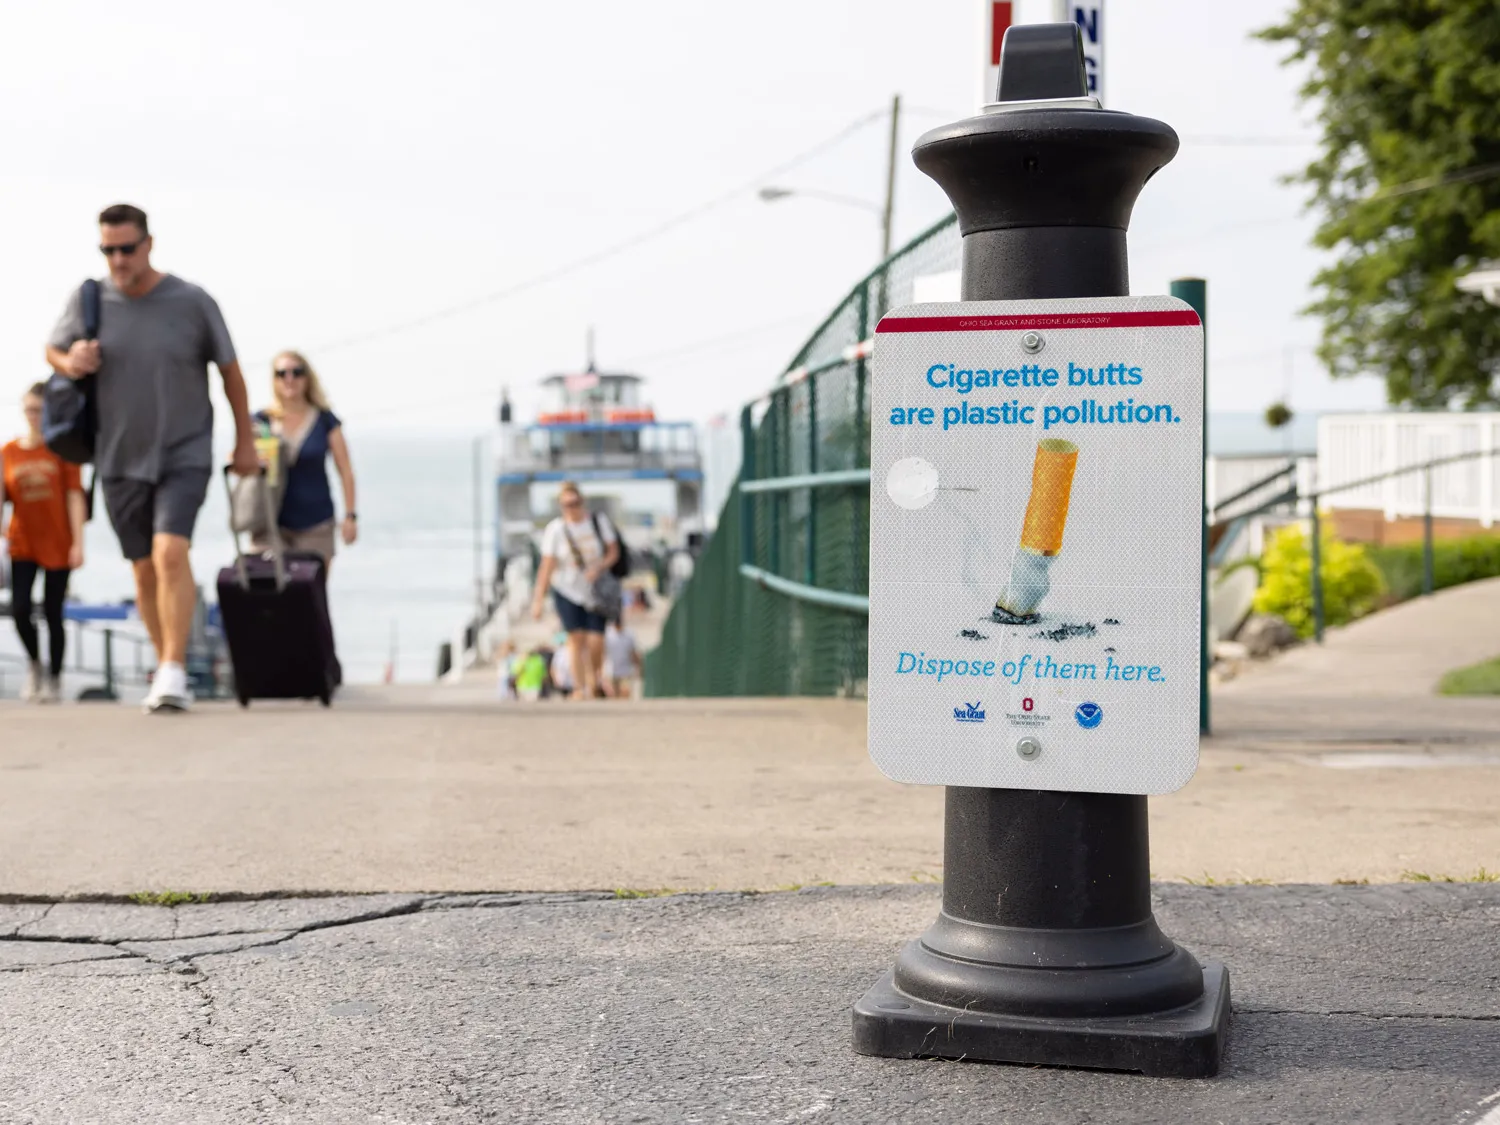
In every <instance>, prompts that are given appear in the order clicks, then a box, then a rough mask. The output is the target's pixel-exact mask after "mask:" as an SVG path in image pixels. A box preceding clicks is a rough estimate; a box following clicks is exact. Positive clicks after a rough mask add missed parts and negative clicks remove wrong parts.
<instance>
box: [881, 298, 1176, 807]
mask: <svg viewBox="0 0 1500 1125" xmlns="http://www.w3.org/2000/svg"><path fill="white" fill-rule="evenodd" d="M875 341H876V342H875V352H874V374H873V382H872V386H871V404H870V424H871V469H870V472H871V485H870V651H869V740H870V755H871V757H872V758H873V759H874V761H875V764H876V765H878V766H879V767H880V768H881V769H882V770H883V771H884V772H885V773H886V774H887V775H889V776H890V777H892V778H894V779H895V780H897V781H907V782H915V783H920V784H937V785H965V786H981V787H991V788H1015V789H1060V790H1072V791H1085V792H1098V793H1167V792H1171V791H1172V790H1174V789H1178V788H1180V787H1181V786H1183V785H1184V784H1186V783H1187V781H1188V779H1189V778H1190V777H1192V775H1193V771H1194V769H1196V768H1197V762H1198V680H1199V666H1198V659H1199V628H1200V625H1199V620H1200V619H1199V598H1200V590H1199V565H1200V550H1201V535H1202V530H1201V529H1202V480H1203V329H1202V326H1201V325H1200V323H1199V321H1198V316H1197V314H1196V313H1195V312H1193V310H1192V308H1191V307H1190V306H1188V305H1187V304H1185V303H1184V302H1182V301H1178V300H1176V299H1175V298H1172V297H1103V298H1090V299H1082V300H1065V301H969V302H958V303H951V304H929V305H908V306H906V307H905V308H901V309H897V310H895V311H894V312H892V313H890V314H888V315H887V316H886V317H885V318H884V319H883V320H882V321H881V322H880V324H879V326H878V328H877V330H876V337H875Z"/></svg>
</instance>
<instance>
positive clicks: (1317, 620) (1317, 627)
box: [1312, 496, 1323, 644]
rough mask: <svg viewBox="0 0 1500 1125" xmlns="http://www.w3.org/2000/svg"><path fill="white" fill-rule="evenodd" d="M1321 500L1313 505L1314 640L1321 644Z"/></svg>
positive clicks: (1315, 500) (1316, 497)
mask: <svg viewBox="0 0 1500 1125" xmlns="http://www.w3.org/2000/svg"><path fill="white" fill-rule="evenodd" d="M1321 499H1322V497H1321V496H1314V497H1313V504H1312V600H1313V639H1314V640H1316V641H1317V642H1318V643H1319V644H1322V643H1323V525H1322V522H1321V520H1320V519H1319V516H1318V501H1319V500H1321Z"/></svg>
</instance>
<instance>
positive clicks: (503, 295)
mask: <svg viewBox="0 0 1500 1125" xmlns="http://www.w3.org/2000/svg"><path fill="white" fill-rule="evenodd" d="M889 113H890V110H889V108H884V107H883V108H881V109H878V110H874V111H872V112H870V113H867V114H864V115H863V116H861V117H859V118H857V119H855V120H854V121H851V122H850V123H849V124H848V125H845V126H844V127H843V128H841V129H839V130H838V131H837V132H836V133H833V134H832V135H831V136H828V137H826V138H824V139H823V140H821V141H819V142H818V143H817V144H815V145H813V146H812V147H810V148H807V149H804V150H803V151H802V152H799V153H798V154H797V155H795V156H793V157H791V158H790V159H788V160H784V161H782V162H781V163H779V164H777V165H775V166H774V167H772V168H768V169H766V170H765V171H763V172H760V173H758V174H756V175H755V176H752V177H751V178H750V179H748V180H745V181H742V182H741V183H739V184H736V185H735V186H734V187H732V188H730V189H728V190H726V191H723V192H720V193H719V194H717V195H714V196H711V197H710V198H708V199H706V200H704V201H703V202H701V203H698V204H695V205H694V206H692V207H689V208H687V209H686V210H684V211H680V212H678V213H677V214H675V215H673V216H672V217H670V218H668V219H665V220H663V221H662V222H660V223H657V224H655V225H654V226H651V227H647V228H646V229H645V230H642V231H639V232H637V233H636V234H633V235H631V236H630V237H628V238H624V239H621V240H620V241H618V242H613V243H611V244H610V245H608V246H605V247H603V248H602V249H599V250H596V251H593V252H592V253H589V254H585V255H583V256H581V257H578V258H574V259H573V260H571V261H569V262H565V263H563V264H562V265H560V266H556V267H554V268H552V269H549V270H543V271H542V272H541V273H538V274H533V275H532V276H531V277H528V278H526V279H524V280H522V281H518V282H516V283H514V284H512V285H508V286H506V287H505V288H503V289H498V290H495V291H494V292H491V293H486V294H484V295H482V296H479V297H473V298H470V299H469V300H467V301H460V302H458V303H456V304H452V305H448V306H446V307H445V308H440V309H435V310H434V311H432V312H429V313H425V314H423V315H422V316H419V317H414V318H413V319H411V320H405V321H401V322H399V323H397V324H389V325H385V326H384V327H381V328H374V329H371V330H369V331H367V332H360V333H356V334H354V335H351V336H345V337H343V338H342V339H338V340H330V341H326V342H324V343H322V344H320V345H318V346H317V348H316V349H315V350H316V351H318V352H320V353H326V352H331V351H337V350H339V349H342V348H351V347H355V346H356V345H359V344H365V343H369V342H370V341H372V340H381V339H386V338H388V337H391V336H396V335H401V334H403V333H406V332H410V331H412V330H413V329H417V328H424V327H426V326H427V325H429V324H434V323H437V322H438V321H441V320H447V319H449V318H451V317H455V316H460V315H462V314H463V313H466V312H471V311H473V310H474V309H478V308H483V307H484V306H486V305H491V304H495V303H497V302H499V301H504V300H506V299H508V298H511V297H515V296H518V295H520V294H522V293H525V292H527V291H529V290H532V289H536V288H539V287H540V286H543V285H546V284H548V283H549V282H553V281H558V280H561V279H562V278H565V277H568V276H570V275H572V274H575V273H578V272H579V271H580V270H584V269H587V268H588V267H590V266H596V265H598V264H600V263H601V262H606V261H608V260H610V259H611V258H615V257H618V256H620V255H621V254H624V253H626V252H627V251H630V250H634V249H635V248H636V247H638V246H642V245H644V244H646V243H648V242H651V241H654V240H655V239H658V238H661V237H662V236H663V235H666V234H669V233H671V232H672V231H674V230H676V229H677V228H679V227H681V226H684V225H686V224H687V223H690V222H692V221H693V220H695V219H698V218H701V217H702V216H703V215H706V214H708V213H709V212H710V211H713V210H716V209H717V208H719V207H722V206H724V205H725V204H726V203H730V202H733V201H734V200H736V199H738V198H739V197H740V196H742V195H744V194H745V193H746V192H748V191H750V190H751V189H752V188H755V187H758V186H760V185H761V184H763V183H765V182H766V181H768V180H771V179H774V178H775V177H777V176H780V175H781V174H782V173H784V172H789V171H791V170H792V169H793V168H797V167H799V166H801V165H802V164H805V163H806V162H807V161H809V160H812V159H813V158H814V157H816V156H820V155H822V154H823V153H824V152H826V151H828V150H829V149H831V148H833V147H834V146H835V145H838V144H840V143H842V142H843V141H844V140H846V139H847V138H848V137H850V136H852V135H853V134H854V133H857V132H858V131H859V130H861V129H863V128H865V127H866V126H868V125H870V124H871V123H873V122H875V121H878V120H880V119H881V118H883V117H886V116H888V115H889Z"/></svg>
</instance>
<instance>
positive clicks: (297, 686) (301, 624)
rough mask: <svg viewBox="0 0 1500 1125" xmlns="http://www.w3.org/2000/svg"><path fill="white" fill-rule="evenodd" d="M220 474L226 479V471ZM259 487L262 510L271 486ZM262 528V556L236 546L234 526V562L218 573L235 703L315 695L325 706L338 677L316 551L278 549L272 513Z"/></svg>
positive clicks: (324, 576)
mask: <svg viewBox="0 0 1500 1125" xmlns="http://www.w3.org/2000/svg"><path fill="white" fill-rule="evenodd" d="M224 479H225V482H226V485H227V483H228V480H229V475H228V472H227V471H226V473H225V478H224ZM260 491H261V492H262V493H264V494H265V496H266V504H267V507H268V508H269V506H270V504H271V499H270V491H271V490H270V489H269V488H262V489H261V490H260ZM233 507H234V505H233V502H232V501H231V504H230V508H231V510H233ZM270 527H271V532H270V539H271V550H270V551H267V552H266V553H265V554H263V555H247V554H245V553H244V552H243V551H241V550H240V536H239V531H238V529H235V532H234V551H235V560H234V562H233V563H232V564H231V565H230V566H226V567H225V568H224V569H223V570H221V571H219V615H220V617H221V618H222V620H223V623H224V639H225V640H226V641H227V642H228V644H229V659H230V662H231V663H232V664H233V665H234V688H235V695H236V696H237V697H238V698H239V701H240V706H241V707H248V706H250V701H251V700H252V699H316V700H318V701H319V702H321V703H322V704H323V706H325V707H327V706H328V705H329V703H331V702H332V701H333V693H334V691H335V690H336V689H337V688H338V686H339V681H340V679H341V678H342V677H341V673H340V669H339V662H338V657H337V655H336V654H335V653H334V648H333V623H332V621H331V620H330V618H329V616H328V587H327V571H326V568H325V567H324V565H323V557H322V556H321V555H318V554H316V553H308V552H300V551H284V550H282V547H281V541H280V539H279V538H278V537H277V535H276V531H275V519H274V515H273V516H272V518H271V519H270Z"/></svg>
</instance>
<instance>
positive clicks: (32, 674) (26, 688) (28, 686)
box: [21, 660, 43, 703]
mask: <svg viewBox="0 0 1500 1125" xmlns="http://www.w3.org/2000/svg"><path fill="white" fill-rule="evenodd" d="M42 681H43V676H42V666H41V664H40V663H38V662H37V661H35V660H33V661H31V662H30V663H29V664H28V665H27V666H26V683H25V684H24V685H23V686H22V688H21V702H22V703H40V702H41V701H42Z"/></svg>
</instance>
